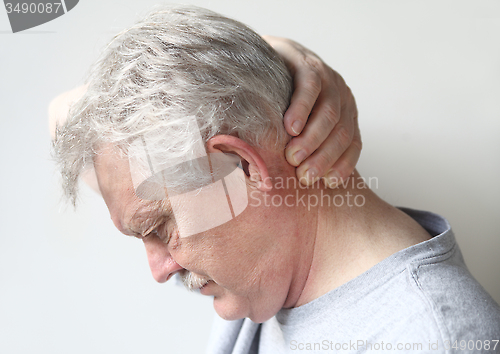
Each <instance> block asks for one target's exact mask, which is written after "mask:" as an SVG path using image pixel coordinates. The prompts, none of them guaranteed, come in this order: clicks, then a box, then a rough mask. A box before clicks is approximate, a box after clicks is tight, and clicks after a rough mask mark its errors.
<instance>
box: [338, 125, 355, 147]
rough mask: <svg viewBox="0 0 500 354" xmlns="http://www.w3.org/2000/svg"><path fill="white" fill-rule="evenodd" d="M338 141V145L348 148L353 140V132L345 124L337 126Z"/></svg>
mask: <svg viewBox="0 0 500 354" xmlns="http://www.w3.org/2000/svg"><path fill="white" fill-rule="evenodd" d="M337 141H338V145H339V146H340V147H343V148H347V147H348V146H349V145H350V143H351V141H352V136H351V133H350V131H349V129H347V128H346V127H345V126H344V125H340V126H338V128H337Z"/></svg>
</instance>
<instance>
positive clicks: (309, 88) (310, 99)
mask: <svg viewBox="0 0 500 354" xmlns="http://www.w3.org/2000/svg"><path fill="white" fill-rule="evenodd" d="M293 79H294V87H295V88H294V92H293V95H292V99H291V101H290V106H289V107H288V109H287V111H286V112H285V115H284V118H283V122H284V124H285V129H286V131H287V133H288V134H290V135H292V136H297V135H299V134H300V133H301V132H302V129H303V128H304V126H305V125H306V122H307V119H308V117H309V113H310V112H311V111H312V109H313V107H314V104H315V102H316V100H317V99H318V96H319V94H320V92H321V88H322V84H321V76H320V74H319V73H318V71H317V70H316V69H313V68H312V67H310V66H307V67H305V68H304V67H303V66H298V67H297V70H296V71H295V75H294V77H293Z"/></svg>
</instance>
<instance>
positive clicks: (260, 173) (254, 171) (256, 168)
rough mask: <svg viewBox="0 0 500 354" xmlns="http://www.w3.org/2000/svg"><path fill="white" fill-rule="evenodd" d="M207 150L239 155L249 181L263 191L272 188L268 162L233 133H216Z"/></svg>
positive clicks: (208, 142)
mask: <svg viewBox="0 0 500 354" xmlns="http://www.w3.org/2000/svg"><path fill="white" fill-rule="evenodd" d="M207 151H208V152H209V153H210V152H212V153H215V152H226V153H233V154H236V155H238V156H239V157H240V158H241V160H242V161H241V162H242V164H243V166H248V168H247V169H246V168H244V170H245V172H246V175H247V183H248V184H249V185H250V186H252V187H254V188H256V189H259V190H261V191H263V192H268V191H270V190H271V189H272V183H271V178H270V177H269V172H268V170H267V166H266V163H265V162H264V160H263V159H262V157H261V156H260V155H259V153H258V152H257V151H255V149H254V148H252V147H251V146H250V145H248V144H247V143H246V142H244V141H243V140H241V139H239V138H237V137H235V136H231V135H224V134H221V135H216V136H214V137H213V138H211V139H209V140H208V141H207Z"/></svg>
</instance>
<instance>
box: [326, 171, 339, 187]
mask: <svg viewBox="0 0 500 354" xmlns="http://www.w3.org/2000/svg"><path fill="white" fill-rule="evenodd" d="M325 180H326V183H327V185H328V188H332V189H333V188H336V187H337V186H338V185H339V183H340V175H339V173H338V172H337V171H335V170H330V171H328V173H327V174H326V176H325Z"/></svg>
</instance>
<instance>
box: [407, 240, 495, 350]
mask: <svg viewBox="0 0 500 354" xmlns="http://www.w3.org/2000/svg"><path fill="white" fill-rule="evenodd" d="M409 270H410V275H411V280H412V282H413V283H414V284H413V285H414V288H415V291H416V292H417V293H419V295H420V297H421V298H422V301H423V302H424V303H426V305H427V306H428V308H429V309H430V312H431V314H432V316H433V318H434V321H435V323H436V324H437V326H438V328H439V331H440V332H441V336H442V339H443V341H449V342H451V343H454V342H455V341H458V342H460V341H464V340H465V341H469V340H473V341H477V340H495V339H499V338H500V307H499V306H498V304H497V303H496V302H495V301H494V300H493V299H492V298H491V296H490V295H489V294H488V293H487V292H486V290H484V288H483V287H482V286H481V285H480V284H479V283H478V282H477V281H476V279H474V277H473V276H472V275H471V274H470V272H469V270H468V269H467V267H466V266H465V264H464V262H463V257H462V254H461V252H460V249H459V247H458V245H457V244H455V246H454V247H453V249H452V250H451V251H450V252H448V253H445V254H436V255H434V256H432V257H428V258H424V259H421V260H419V261H415V262H412V263H411V265H410V266H409Z"/></svg>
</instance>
